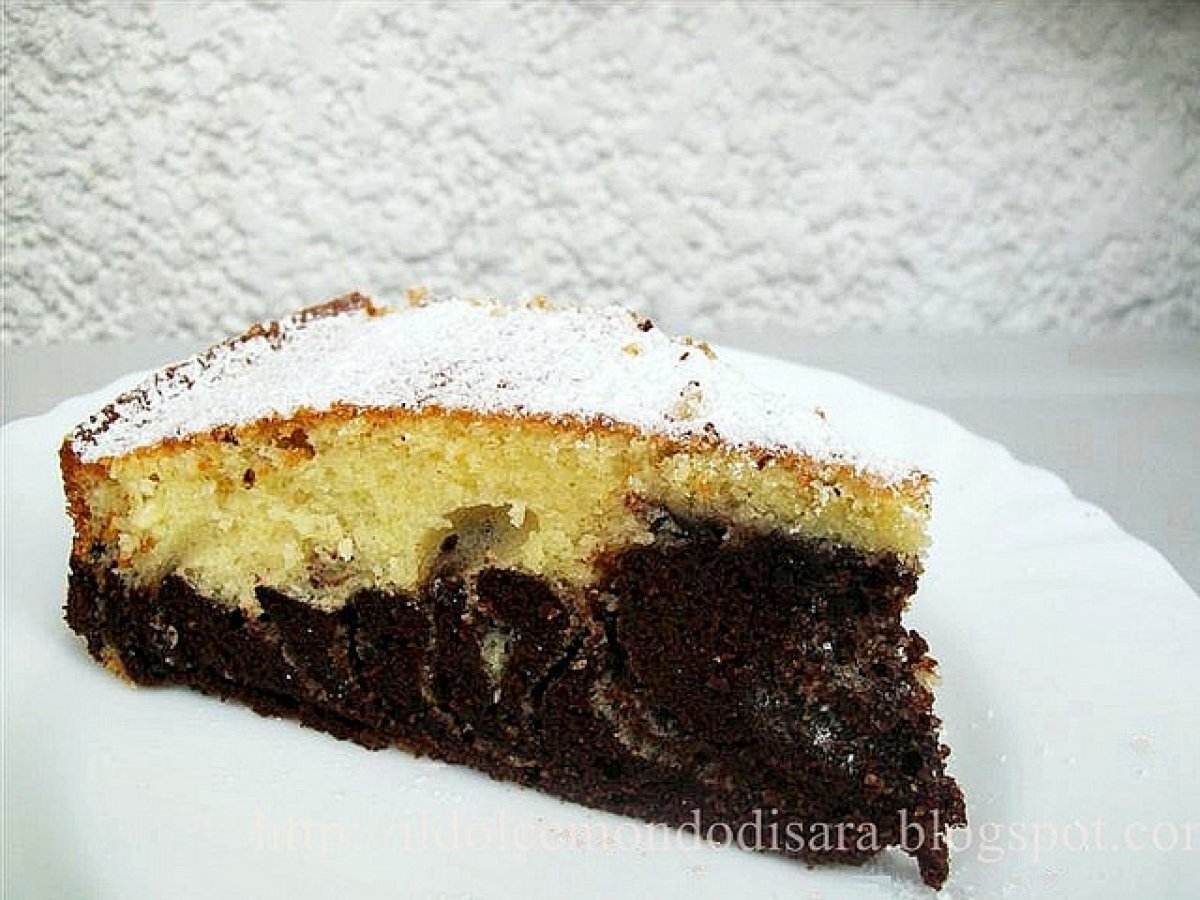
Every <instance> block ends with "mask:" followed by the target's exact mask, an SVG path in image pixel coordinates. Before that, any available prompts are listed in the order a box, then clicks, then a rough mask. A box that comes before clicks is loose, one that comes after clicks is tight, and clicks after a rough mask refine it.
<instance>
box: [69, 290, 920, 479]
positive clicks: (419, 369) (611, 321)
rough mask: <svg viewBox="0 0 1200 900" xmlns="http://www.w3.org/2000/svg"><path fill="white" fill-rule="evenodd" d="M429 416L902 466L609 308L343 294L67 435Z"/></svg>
mask: <svg viewBox="0 0 1200 900" xmlns="http://www.w3.org/2000/svg"><path fill="white" fill-rule="evenodd" d="M335 404H340V405H346V406H353V407H360V408H409V409H421V408H426V407H433V406H436V407H441V408H445V409H460V410H468V411H476V412H482V413H510V414H539V415H547V416H552V417H555V416H563V417H573V418H577V419H584V420H591V419H597V418H603V419H607V420H611V421H615V422H620V423H625V424H628V425H632V426H634V427H637V428H639V429H642V430H645V431H647V432H650V433H656V434H662V435H665V436H669V437H677V438H687V437H692V436H697V435H704V436H708V437H717V438H720V439H721V440H723V441H725V442H727V443H730V444H733V445H736V446H753V447H758V448H762V449H766V450H782V451H787V452H793V453H800V454H804V455H807V456H810V457H814V458H816V459H818V460H822V461H830V462H849V463H852V464H854V465H855V466H856V467H859V468H862V469H868V470H870V471H871V472H872V473H874V474H875V475H876V477H878V478H880V479H881V480H883V481H886V482H898V481H901V480H903V479H905V478H907V477H909V476H911V474H912V472H911V470H910V469H909V468H908V467H907V466H904V465H902V464H898V463H894V462H890V461H887V460H883V459H875V458H867V457H864V456H862V455H860V454H857V453H853V452H851V451H850V450H849V449H848V448H846V447H844V446H842V445H841V443H840V442H839V441H838V439H837V438H836V437H835V435H834V434H833V432H832V431H831V429H830V427H829V425H828V424H827V423H826V421H825V419H824V416H823V415H822V414H821V413H820V412H819V411H818V410H817V409H815V408H814V407H803V406H798V405H796V404H795V403H794V402H791V401H789V400H785V399H783V398H779V397H775V396H772V395H770V394H769V393H767V392H764V391H762V390H759V389H758V388H756V387H755V386H754V385H752V384H750V383H749V382H748V381H747V380H746V379H745V378H744V377H743V376H742V375H741V373H740V372H738V371H737V370H736V369H734V368H732V367H731V366H729V365H728V364H726V363H725V362H724V361H722V360H720V359H718V358H716V354H715V353H714V352H713V351H712V350H710V349H709V348H708V347H707V345H705V344H703V343H697V342H694V341H691V340H689V339H687V338H683V339H678V338H670V337H668V336H667V335H665V334H664V333H663V332H662V331H660V330H659V329H658V328H656V327H655V326H653V325H652V324H651V323H650V322H649V321H648V320H645V319H640V318H639V317H638V316H636V315H635V314H633V313H631V312H629V311H628V310H624V309H621V308H617V307H610V308H607V309H600V310H596V309H580V308H569V307H567V308H559V307H548V306H547V305H546V304H541V303H531V304H526V305H519V306H515V305H503V304H499V303H494V302H475V301H466V300H457V299H445V300H433V301H428V302H420V303H417V304H412V305H409V304H402V305H399V306H396V307H390V308H379V307H374V306H372V305H371V304H370V303H369V302H368V301H366V300H365V299H364V298H361V297H352V298H347V299H345V300H343V301H340V302H339V303H338V304H337V305H336V309H334V308H333V307H331V308H330V309H329V310H326V311H325V312H324V314H321V313H318V314H315V315H313V314H310V315H301V316H298V317H296V318H295V319H293V320H291V321H289V322H285V323H280V324H278V325H272V326H269V327H266V328H261V327H260V328H256V329H253V330H252V331H251V332H249V333H248V334H247V335H246V336H244V337H243V338H240V339H238V340H235V341H231V342H228V343H225V344H221V345H218V346H217V347H215V348H213V350H211V351H209V352H208V353H206V354H202V355H201V356H198V357H194V358H192V359H190V360H188V361H186V362H184V363H181V364H180V365H178V366H175V367H172V368H171V369H166V370H163V371H161V372H159V373H157V374H156V375H154V376H151V378H149V379H148V380H147V381H146V382H145V383H143V384H142V385H141V386H139V387H138V388H136V389H135V390H133V391H131V392H129V393H128V394H125V395H123V396H122V397H120V398H118V399H117V400H116V401H115V402H114V403H113V404H112V406H110V407H108V408H106V409H105V410H102V411H101V412H100V413H98V414H96V415H95V416H93V417H92V418H91V419H90V420H88V421H87V422H85V423H83V424H82V425H80V427H79V428H78V429H77V430H76V432H75V435H74V446H75V450H76V452H77V453H78V454H79V456H80V458H81V459H82V460H83V461H84V462H94V461H97V460H100V459H103V458H106V457H110V456H118V455H121V454H124V453H127V452H129V451H132V450H135V449H137V448H139V447H145V446H150V445H153V444H156V443H158V442H159V441H162V440H165V439H171V438H182V437H186V436H187V435H191V434H197V433H202V432H206V431H209V430H212V429H214V428H218V427H223V426H237V425H240V424H243V423H248V422H252V421H255V420H258V419H263V418H267V417H272V416H280V415H283V416H286V415H289V414H291V413H294V412H296V411H298V410H300V409H309V410H315V411H320V410H324V409H328V408H330V407H332V406H334V405H335Z"/></svg>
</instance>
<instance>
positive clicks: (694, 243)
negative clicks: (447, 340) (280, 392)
mask: <svg viewBox="0 0 1200 900" xmlns="http://www.w3.org/2000/svg"><path fill="white" fill-rule="evenodd" d="M3 16H4V26H5V35H4V47H3V70H4V76H5V81H6V88H5V90H6V95H5V103H6V105H5V121H4V147H3V150H4V154H5V158H6V165H5V171H4V176H3V177H4V200H5V204H4V207H5V208H4V225H5V233H4V250H5V259H4V276H5V284H4V287H5V292H4V311H5V318H4V332H3V338H4V341H5V342H35V341H52V340H59V339H86V338H98V337H111V336H125V335H131V334H140V333H152V334H162V335H173V336H174V335H189V336H204V337H207V336H210V335H216V334H217V333H219V332H221V331H224V330H227V329H231V328H234V327H237V326H240V325H241V324H243V323H245V322H246V321H248V320H250V319H252V318H257V317H261V316H263V315H270V314H275V313H278V312H282V311H285V310H288V309H290V308H293V307H296V306H298V305H301V304H305V303H308V302H313V301H316V300H319V299H322V298H324V297H326V296H327V295H330V294H333V293H337V292H340V291H342V290H344V289H347V288H350V287H360V288H363V289H366V290H368V291H371V292H374V293H376V294H378V295H383V296H392V295H395V294H397V293H398V292H399V291H400V289H401V288H402V287H403V286H405V285H407V284H412V283H422V284H427V285H430V286H432V287H435V288H437V289H439V290H447V291H454V292H458V293H464V294H496V295H502V296H512V295H521V294H527V293H530V292H537V291H542V292H546V293H548V294H550V295H551V296H554V297H556V298H561V299H574V300H580V301H587V302H606V301H624V302H628V303H631V304H635V305H639V306H641V307H643V308H644V309H647V310H648V311H650V312H652V313H655V314H657V315H659V316H662V317H664V318H666V319H667V320H668V322H671V323H681V324H686V325H688V326H689V327H691V328H693V329H695V330H698V331H703V330H705V329H706V328H709V327H712V326H728V325H733V324H737V323H745V322H753V323H755V324H757V325H759V326H761V325H763V324H764V323H765V324H771V323H783V324H786V325H787V327H789V328H791V329H803V330H809V331H813V332H823V331H829V330H833V329H838V328H873V327H879V328H885V329H923V330H937V331H954V330H958V331H984V330H988V329H1003V330H1009V331H1023V330H1033V329H1044V328H1071V329H1078V330H1121V329H1129V328H1137V327H1143V326H1149V327H1170V328H1176V329H1178V328H1185V329H1200V4H1178V5H1151V4H1146V3H1131V4H1115V3H1108V4H1103V3H1081V4H1076V5H1064V4H1060V3H1040V2H1039V3H1033V4H1001V3H982V4H980V3H975V4H963V5H948V6H947V5H939V6H920V7H916V6H913V5H909V4H892V3H873V4H865V5H849V4H834V5H819V4H796V5H784V4H766V5H764V4H759V5H744V6H739V5H732V4H730V5H718V4H712V3H706V4H699V3H696V4H687V5H684V4H677V5H650V6H643V7H629V6H618V5H611V6H609V5H566V4H560V5H555V6H530V5H521V6H515V7H512V6H508V5H502V4H498V3H479V4H475V5H472V6H466V5H437V6H427V5H418V4H403V5H400V4H370V3H362V2H359V3H342V4H339V3H321V2H306V3H295V4H285V3H250V2H235V0H227V2H221V3H200V4H195V3H182V2H174V3H157V4H151V5H148V4H133V3H118V2H108V3H89V4H84V3H62V2H57V3H41V4H37V3H31V2H20V0H7V2H6V4H5V9H4V13H3Z"/></svg>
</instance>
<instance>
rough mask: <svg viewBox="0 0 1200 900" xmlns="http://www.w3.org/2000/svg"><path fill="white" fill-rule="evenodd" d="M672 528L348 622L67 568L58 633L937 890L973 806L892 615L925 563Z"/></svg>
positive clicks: (915, 652)
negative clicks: (558, 583)
mask: <svg viewBox="0 0 1200 900" xmlns="http://www.w3.org/2000/svg"><path fill="white" fill-rule="evenodd" d="M655 530H656V535H657V536H656V539H655V541H654V543H653V544H651V545H646V546H639V547H632V548H626V549H623V550H620V551H617V552H613V553H611V554H609V555H608V556H606V557H605V559H604V560H603V561H602V565H601V567H600V572H601V575H600V578H599V579H598V581H597V582H596V583H595V584H594V585H593V586H592V587H589V588H587V589H570V590H567V589H562V588H558V589H556V588H554V587H553V586H551V585H550V584H549V583H547V582H546V581H545V580H543V579H540V578H537V577H534V576H530V575H527V574H522V573H519V572H515V571H510V570H503V569H484V570H482V571H478V572H474V573H462V572H456V571H454V570H453V567H450V566H447V567H443V568H441V569H435V570H434V571H433V572H432V573H431V575H430V576H429V578H428V579H427V580H426V581H425V582H424V583H423V584H422V586H421V588H420V590H419V591H414V592H411V593H406V592H379V591H360V592H359V593H357V594H356V595H354V596H353V597H352V598H351V600H350V601H349V602H348V603H346V604H345V606H343V607H342V608H340V609H337V610H335V611H324V610H321V609H318V608H316V607H314V606H310V605H308V604H306V603H304V602H300V601H298V600H296V599H293V598H291V597H288V596H286V595H285V594H283V593H280V592H278V591H274V590H271V589H268V588H259V589H258V590H257V599H258V601H259V604H260V605H261V609H262V612H261V614H259V615H257V616H252V615H250V614H247V613H246V612H245V611H243V610H241V609H239V608H235V607H229V606H226V605H222V604H220V603H216V602H213V601H212V600H209V599H208V598H205V597H203V596H201V595H199V594H197V593H196V591H195V590H194V589H193V588H192V587H191V586H189V585H188V584H187V583H186V582H185V581H183V580H182V579H180V578H177V577H169V578H167V579H165V580H164V581H162V582H161V583H159V584H157V585H154V586H152V587H141V588H133V587H130V586H128V585H126V584H124V583H123V582H121V581H120V580H119V579H118V578H117V577H116V576H115V575H114V574H113V573H112V572H110V571H108V570H106V569H104V568H102V567H101V566H100V565H99V564H92V563H91V562H89V561H88V560H85V559H79V558H76V559H73V561H72V570H71V574H70V582H69V593H68V602H67V610H66V612H67V621H68V623H69V624H70V626H71V627H72V628H73V629H74V630H75V631H76V632H78V633H79V634H80V635H82V636H83V637H84V638H86V640H87V644H88V649H89V651H90V652H91V653H92V655H93V656H95V657H96V658H97V659H101V660H103V661H105V662H106V663H107V664H108V665H110V667H112V668H114V669H117V670H118V671H119V672H120V673H121V674H123V675H124V676H125V677H127V678H129V679H130V680H132V681H134V682H137V683H140V684H184V685H188V686H191V687H193V688H198V689H200V690H202V691H205V692H207V693H210V694H215V695H217V696H219V697H222V698H233V699H236V700H239V701H241V702H243V703H245V704H246V705H248V706H250V707H252V708H253V709H255V710H256V711H258V712H259V713H261V714H263V715H268V716H289V717H292V718H295V719H298V720H300V721H301V722H303V723H304V724H306V725H309V726H311V727H314V728H318V729H321V730H323V731H326V732H328V733H330V734H333V735H335V736H337V737H339V738H345V739H349V740H353V741H357V742H358V743H360V744H363V745H365V746H367V747H371V748H382V747H388V746H399V747H402V748H404V749H407V750H409V751H411V752H414V753H418V754H422V755H428V756H432V757H436V758H439V759H443V760H447V761H449V762H454V763H460V764H465V765H469V766H472V767H474V768H476V769H479V770H482V771H484V772H486V773H488V774H489V775H492V776H493V777H496V778H500V779H504V780H509V781H515V782H519V783H521V784H524V785H528V786H531V787H534V788H537V789H540V790H543V791H546V792H548V793H551V794H555V795H557V796H560V797H563V798H566V799H568V800H572V801H575V802H578V803H581V804H584V805H587V806H591V807H596V808H600V809H605V810H609V811H612V812H617V813H622V814H626V815H630V816H634V817H637V818H640V819H644V820H648V821H652V822H660V823H665V824H668V825H673V826H686V827H696V828H698V829H700V830H701V833H703V834H706V835H709V836H717V837H718V838H720V837H721V836H725V837H726V838H732V837H733V836H734V835H737V834H738V833H739V828H740V827H741V826H743V825H746V824H748V823H756V827H757V828H758V829H759V830H758V831H756V832H755V833H756V834H761V833H762V830H761V829H762V828H764V827H767V828H770V827H771V826H773V827H774V831H773V832H771V833H772V834H774V835H776V836H782V837H780V838H779V839H777V840H774V841H772V843H771V845H770V846H756V847H755V849H771V850H777V851H780V852H784V853H786V854H788V855H792V856H798V857H801V858H803V859H805V860H807V861H810V862H841V863H861V862H863V861H865V860H867V859H869V858H870V857H872V856H874V855H875V853H877V852H878V851H879V850H881V849H883V848H885V847H888V846H902V847H903V849H904V850H905V851H906V852H908V853H909V854H910V855H912V856H914V857H915V858H916V860H917V862H918V864H919V867H920V871H921V875H922V877H923V879H924V880H925V881H926V883H928V884H930V885H932V886H934V887H938V886H940V885H941V884H942V883H943V882H944V881H945V879H946V876H947V874H948V871H949V868H948V851H947V847H946V845H945V842H944V833H945V830H946V829H947V828H949V827H953V826H956V825H961V824H965V808H964V803H963V798H962V794H961V792H960V791H959V789H958V786H957V785H956V784H955V783H954V781H953V779H951V778H950V777H949V776H948V775H947V774H946V772H945V767H944V762H945V758H946V756H947V755H948V752H949V751H948V750H947V749H946V748H945V747H944V746H942V744H941V743H940V741H939V738H938V727H939V724H940V723H939V721H938V719H937V718H936V716H934V714H933V711H932V701H933V698H932V695H931V693H930V692H929V690H928V689H927V688H926V687H925V686H924V685H923V684H922V681H923V680H924V679H925V675H926V673H928V672H930V671H931V669H932V661H931V660H930V659H929V658H928V656H927V655H926V654H927V646H926V644H925V641H924V640H923V639H922V638H921V637H920V636H919V635H918V634H916V632H913V631H909V630H907V629H905V628H904V627H903V625H902V624H901V622H900V613H901V610H902V608H903V606H904V603H905V600H906V598H907V597H908V596H909V595H910V594H911V593H912V592H913V590H915V587H916V573H915V572H914V571H912V569H911V568H910V567H908V566H907V565H906V564H905V563H904V562H903V561H902V560H901V559H899V558H897V557H896V556H894V555H889V554H873V555H866V554H863V553H862V552H860V551H857V550H854V549H851V548H848V547H844V546H840V545H835V544H832V543H830V542H828V541H818V540H806V539H801V538H794V537H788V536H783V535H779V534H773V535H762V534H758V535H737V534H735V533H733V532H730V531H729V530H728V529H726V528H725V527H724V526H722V525H721V524H719V523H715V522H709V521H703V522H688V521H681V520H679V519H676V518H675V517H672V516H671V515H669V514H668V513H665V512H664V513H663V514H662V515H661V516H659V518H658V520H657V522H656V529H655ZM98 558H100V556H99V555H98ZM714 826H719V827H714ZM835 826H840V828H839V829H838V831H837V834H836V836H835V837H833V838H831V836H830V835H831V832H830V829H831V827H835Z"/></svg>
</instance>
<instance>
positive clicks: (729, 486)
mask: <svg viewBox="0 0 1200 900" xmlns="http://www.w3.org/2000/svg"><path fill="white" fill-rule="evenodd" d="M68 467H69V468H70V463H68ZM72 471H74V472H76V473H77V474H76V477H75V482H74V485H73V490H72V494H73V496H74V497H75V499H76V505H77V507H78V513H77V520H78V521H79V523H80V525H81V526H82V527H81V529H80V531H79V538H78V540H79V542H80V544H81V546H85V547H92V546H96V545H101V546H103V547H105V548H107V553H108V554H109V555H110V557H111V558H110V559H106V560H105V561H106V562H111V564H112V565H113V566H114V568H115V570H116V571H117V572H119V573H120V574H121V575H122V576H123V577H127V578H128V579H130V580H131V581H132V582H133V583H136V584H148V583H154V582H155V581H157V580H159V579H162V578H163V577H165V576H166V575H169V574H178V575H181V576H183V577H185V578H186V579H187V580H188V581H189V582H190V583H192V584H193V585H195V586H196V588H197V589H199V590H200V591H202V592H203V593H205V594H206V595H207V596H210V597H214V598H219V599H221V600H222V601H224V602H228V603H233V604H238V605H242V606H247V607H253V606H254V605H255V600H254V589H255V588H256V587H259V586H268V587H274V588H277V589H279V590H283V591H286V592H288V593H289V594H291V595H293V596H296V597H300V598H309V599H311V601H312V602H314V603H317V604H319V605H322V606H326V607H328V606H331V605H334V606H336V605H338V604H340V603H342V602H344V600H345V598H346V597H348V596H350V595H352V594H353V593H354V592H356V591H359V590H363V589H366V588H380V589H411V588H413V587H414V586H415V585H417V584H418V583H419V582H420V581H421V580H422V579H423V578H424V577H425V576H426V575H427V574H428V572H429V569H430V566H431V565H432V562H433V560H434V559H435V558H436V557H437V555H438V554H439V552H441V546H442V544H443V543H444V541H445V539H446V538H447V537H448V536H450V535H452V534H453V535H455V539H456V540H459V541H463V542H464V547H465V544H466V542H467V541H469V540H470V541H473V543H474V551H473V552H474V554H475V556H476V557H477V559H475V560H472V561H470V564H471V565H479V566H482V565H503V566H505V567H507V568H513V569H517V570H520V571H526V572H536V573H540V574H541V575H543V576H545V577H547V578H550V579H551V580H554V581H560V582H570V583H586V582H588V581H589V580H590V579H591V577H592V574H593V569H594V564H595V561H596V559H597V556H598V554H599V553H600V552H601V551H603V550H606V549H607V550H611V549H612V548H614V547H625V546H630V545H636V544H645V543H649V542H650V540H651V530H650V523H649V521H648V518H647V512H646V511H647V510H653V509H654V508H657V507H665V508H669V509H672V510H676V511H679V512H681V513H683V514H685V515H688V516H693V517H700V518H703V517H713V516H719V517H720V518H721V519H722V520H724V521H727V522H730V523H733V524H737V525H740V526H743V527H746V528H751V529H754V530H759V531H776V530H779V531H783V532H785V533H789V534H804V535H808V536H813V537H825V538H833V539H835V540H838V541H840V542H843V543H846V544H849V545H851V546H854V547H857V548H860V549H863V550H867V551H885V550H886V551H891V552H894V553H898V554H900V555H903V556H905V557H907V558H910V559H911V560H912V561H913V563H914V564H915V562H916V558H917V555H918V554H919V552H920V550H921V549H922V548H923V546H924V542H925V532H924V528H923V526H924V523H925V518H926V511H927V505H926V497H925V496H924V492H923V491H922V490H919V489H918V485H917V484H911V485H907V486H906V488H905V489H901V488H897V487H891V488H888V487H880V486H879V485H877V484H875V483H873V482H872V481H871V480H869V479H867V478H864V477H862V476H860V475H858V474H857V473H856V472H855V471H854V470H853V469H850V468H849V467H846V466H840V467H839V466H836V465H831V464H824V465H822V464H819V463H817V462H814V461H812V460H806V459H803V458H796V457H778V456H770V455H767V454H755V453H752V452H746V451H738V450H733V449H729V448H724V447H719V446H711V445H706V444H704V443H703V442H701V441H694V442H691V443H679V442H676V441H673V440H670V439H664V438H658V437H654V436H647V435H639V434H637V433H636V432H633V431H632V430H631V429H628V428H621V427H619V426H599V427H597V426H587V425H585V424H583V423H565V422H562V421H559V422H547V421H543V420H539V419H536V418H526V419H516V418H511V417H507V416H499V415H492V416H479V415H472V414H468V413H461V412H460V413H457V414H451V415H440V414H435V413H433V412H431V411H423V412H419V413H405V412H380V411H377V412H372V413H367V414H356V413H355V412H354V411H350V410H339V411H333V412H328V413H324V414H310V415H301V416H299V417H292V418H289V419H278V420H268V421H264V422H259V423H253V424H251V425H247V426H242V427H239V428H236V429H227V430H222V431H218V432H217V433H216V434H206V435H202V436H193V437H191V438H189V439H187V440H186V441H181V442H174V443H171V444H168V445H165V446H160V447H156V448H148V449H143V450H138V451H135V452H133V453H130V454H128V455H126V456H122V457H117V458H114V459H109V460H105V461H103V462H100V463H92V464H89V465H82V466H78V467H76V468H73V469H72ZM461 552H463V551H462V550H460V553H461Z"/></svg>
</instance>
